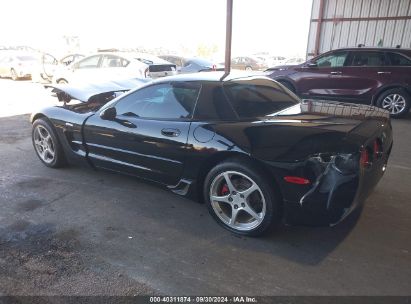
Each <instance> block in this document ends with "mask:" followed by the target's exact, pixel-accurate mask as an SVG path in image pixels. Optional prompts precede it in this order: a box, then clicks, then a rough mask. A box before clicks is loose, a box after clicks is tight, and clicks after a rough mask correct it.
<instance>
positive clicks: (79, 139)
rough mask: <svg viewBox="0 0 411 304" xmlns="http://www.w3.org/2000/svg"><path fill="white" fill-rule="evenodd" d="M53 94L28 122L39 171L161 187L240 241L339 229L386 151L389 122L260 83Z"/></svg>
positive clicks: (200, 81) (186, 81) (378, 113)
mask: <svg viewBox="0 0 411 304" xmlns="http://www.w3.org/2000/svg"><path fill="white" fill-rule="evenodd" d="M132 88H133V89H132ZM53 91H54V92H55V93H56V95H57V97H58V98H59V100H60V101H62V102H63V104H62V105H61V106H54V107H49V108H45V109H43V110H41V111H39V112H37V113H33V114H32V116H31V122H32V124H33V129H32V137H33V145H34V148H35V151H36V153H37V155H38V156H39V158H40V160H41V161H42V162H43V163H44V164H45V165H46V166H49V167H53V168H56V167H60V166H63V165H65V164H67V163H76V164H84V165H86V166H91V167H93V168H104V169H108V170H113V171H117V172H122V173H126V174H131V175H135V176H138V177H141V178H144V179H148V180H152V181H155V182H158V183H160V184H162V185H165V186H167V187H168V188H169V189H171V190H172V191H174V192H175V193H177V194H180V195H189V196H191V197H197V198H198V199H199V200H200V201H204V202H205V203H206V204H207V206H208V209H209V211H210V213H211V215H212V216H213V217H214V218H215V219H216V221H217V222H218V223H220V224H221V225H222V226H224V227H225V228H227V229H228V230H231V231H232V232H235V233H239V234H244V235H259V234H261V233H263V232H265V231H267V229H268V228H269V227H270V226H272V225H273V224H274V223H276V222H278V221H279V220H283V221H284V222H286V223H290V224H310V225H333V224H336V223H338V222H339V221H341V220H342V219H343V218H344V217H346V216H347V215H348V214H349V213H350V212H351V211H353V210H354V209H355V208H356V207H358V206H360V205H361V204H362V202H363V201H364V200H365V198H366V197H367V195H368V194H369V192H370V190H371V189H372V188H373V187H374V186H375V185H376V184H377V182H378V181H379V179H380V178H381V177H382V175H383V173H384V171H385V169H386V164H387V161H388V157H389V155H390V151H391V147H392V143H393V139H392V129H391V123H390V120H389V114H388V112H386V111H384V110H382V109H379V108H375V107H372V106H365V105H355V104H343V103H337V102H334V103H325V102H321V101H310V100H305V101H301V100H299V99H298V98H297V97H296V96H295V95H294V94H293V93H291V92H290V91H288V90H287V89H286V88H285V87H283V86H282V85H280V84H278V83H277V82H275V81H273V80H270V79H269V78H265V77H259V76H252V77H235V76H234V75H229V76H227V77H225V78H223V77H222V73H218V72H215V73H214V72H211V73H204V74H191V75H189V76H186V75H180V76H172V77H168V78H163V79H160V80H156V81H152V82H149V83H143V82H141V81H137V80H135V81H133V80H129V81H123V82H111V83H106V84H99V85H90V86H83V87H82V88H80V89H79V88H78V87H75V86H69V85H60V86H59V85H55V86H54V87H53ZM125 91H129V92H127V93H124V92H125ZM122 93H123V94H122ZM73 99H74V100H76V101H75V102H73V101H72V100H73ZM165 203H166V202H165Z"/></svg>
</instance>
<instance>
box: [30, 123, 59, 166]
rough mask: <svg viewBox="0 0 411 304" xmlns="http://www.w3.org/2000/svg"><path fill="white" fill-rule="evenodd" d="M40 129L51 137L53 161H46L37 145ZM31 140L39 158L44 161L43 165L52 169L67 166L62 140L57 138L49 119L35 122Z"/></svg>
mask: <svg viewBox="0 0 411 304" xmlns="http://www.w3.org/2000/svg"><path fill="white" fill-rule="evenodd" d="M39 128H44V129H45V130H46V131H47V132H48V134H49V135H50V137H51V138H50V140H51V142H52V145H53V150H54V156H53V159H52V160H50V161H45V159H44V158H43V157H42V156H41V155H40V152H39V150H40V149H41V148H40V147H39V146H38V145H37V144H36V136H37V134H36V132H38V129H39ZM42 130H43V129H42ZM31 139H32V143H33V147H34V151H35V152H36V154H37V156H38V158H39V159H40V160H41V161H42V163H43V164H45V165H46V166H47V167H50V168H61V167H64V166H66V164H67V162H66V158H65V156H64V151H63V147H62V146H61V143H60V140H59V139H58V137H57V134H56V131H55V130H54V127H53V126H52V125H51V123H50V122H49V121H48V120H47V119H45V118H39V119H36V120H35V121H34V123H33V126H32V131H31Z"/></svg>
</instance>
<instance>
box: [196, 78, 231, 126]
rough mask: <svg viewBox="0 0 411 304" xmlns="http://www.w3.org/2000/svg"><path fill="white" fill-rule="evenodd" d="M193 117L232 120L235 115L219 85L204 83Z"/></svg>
mask: <svg viewBox="0 0 411 304" xmlns="http://www.w3.org/2000/svg"><path fill="white" fill-rule="evenodd" d="M194 118H195V119H198V120H234V119H236V118H237V116H236V115H235V112H234V110H233V108H232V107H231V105H230V103H229V101H228V100H227V97H226V95H225V94H224V90H223V88H222V87H221V86H215V85H207V84H204V85H203V86H202V89H201V98H200V99H199V100H198V102H197V106H196V110H195V114H194Z"/></svg>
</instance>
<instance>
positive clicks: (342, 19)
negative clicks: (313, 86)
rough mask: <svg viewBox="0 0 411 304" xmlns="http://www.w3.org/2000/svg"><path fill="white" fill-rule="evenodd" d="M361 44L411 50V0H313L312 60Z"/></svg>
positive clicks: (310, 40) (309, 38) (309, 46)
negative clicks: (316, 56)
mask: <svg viewBox="0 0 411 304" xmlns="http://www.w3.org/2000/svg"><path fill="white" fill-rule="evenodd" d="M359 44H363V45H365V46H383V47H397V46H401V47H402V48H411V0H313V5H312V11H311V22H310V32H309V35H308V45H307V57H308V58H310V57H313V56H315V55H318V54H321V53H324V52H326V51H329V50H332V49H336V48H341V47H352V46H357V45H359Z"/></svg>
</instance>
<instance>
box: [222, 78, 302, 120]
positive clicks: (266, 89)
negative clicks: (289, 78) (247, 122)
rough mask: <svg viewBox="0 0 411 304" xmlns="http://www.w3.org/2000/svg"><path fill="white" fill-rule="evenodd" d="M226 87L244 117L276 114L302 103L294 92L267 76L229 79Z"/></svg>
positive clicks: (234, 105)
mask: <svg viewBox="0 0 411 304" xmlns="http://www.w3.org/2000/svg"><path fill="white" fill-rule="evenodd" d="M224 88H225V91H226V94H227V96H228V98H229V100H230V102H231V104H232V106H233V108H234V110H235V111H236V112H237V114H238V116H239V117H240V118H243V119H244V118H256V117H263V116H269V115H274V114H275V113H277V112H279V111H282V110H284V109H286V108H289V107H291V106H294V105H296V104H298V103H300V100H299V99H298V98H297V97H296V96H295V95H294V94H292V93H289V92H288V91H286V90H285V89H283V88H282V87H281V86H280V85H279V84H278V83H276V82H275V81H272V80H269V79H266V78H254V79H244V80H234V81H229V82H227V83H226V84H225V85H224Z"/></svg>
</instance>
